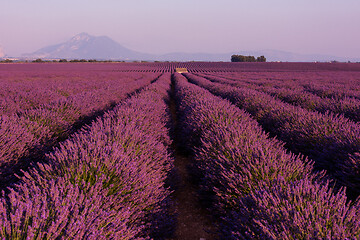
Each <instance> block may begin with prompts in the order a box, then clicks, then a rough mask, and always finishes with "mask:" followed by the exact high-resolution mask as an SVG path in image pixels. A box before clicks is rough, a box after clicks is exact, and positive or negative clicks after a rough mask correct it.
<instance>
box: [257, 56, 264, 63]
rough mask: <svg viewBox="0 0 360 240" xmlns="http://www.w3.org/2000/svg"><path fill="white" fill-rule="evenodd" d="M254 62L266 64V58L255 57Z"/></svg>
mask: <svg viewBox="0 0 360 240" xmlns="http://www.w3.org/2000/svg"><path fill="white" fill-rule="evenodd" d="M256 61H257V62H266V57H264V56H260V57H257V58H256Z"/></svg>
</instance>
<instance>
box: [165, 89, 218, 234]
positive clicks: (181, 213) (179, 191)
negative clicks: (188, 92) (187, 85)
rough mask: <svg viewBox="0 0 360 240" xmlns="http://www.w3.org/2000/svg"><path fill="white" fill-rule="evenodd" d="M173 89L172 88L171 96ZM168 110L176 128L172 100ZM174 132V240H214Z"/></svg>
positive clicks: (211, 226)
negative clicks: (175, 182)
mask: <svg viewBox="0 0 360 240" xmlns="http://www.w3.org/2000/svg"><path fill="white" fill-rule="evenodd" d="M173 93H174V88H173V86H172V95H173ZM170 110H171V115H172V120H173V123H174V124H175V128H176V126H177V118H176V107H175V101H174V99H173V98H172V99H171V102H170ZM176 135H177V134H176V131H175V134H174V139H173V142H174V143H173V145H174V148H175V154H174V157H175V170H176V172H177V174H178V178H179V180H178V181H179V182H178V186H177V188H176V190H175V192H174V194H173V197H174V201H175V202H176V213H177V227H176V231H175V236H174V239H179V240H180V239H181V240H195V239H198V240H199V239H201V240H205V239H206V240H211V239H215V235H214V234H213V233H212V232H214V231H215V229H214V226H213V225H212V222H211V219H210V217H208V215H209V214H208V212H207V210H206V209H205V208H204V207H202V206H201V204H200V202H199V198H198V197H197V186H196V185H195V184H194V183H193V182H192V181H191V176H190V174H189V171H188V165H189V163H190V161H191V158H189V157H187V156H186V155H185V154H184V153H182V152H181V150H180V148H179V147H178V145H177V136H176Z"/></svg>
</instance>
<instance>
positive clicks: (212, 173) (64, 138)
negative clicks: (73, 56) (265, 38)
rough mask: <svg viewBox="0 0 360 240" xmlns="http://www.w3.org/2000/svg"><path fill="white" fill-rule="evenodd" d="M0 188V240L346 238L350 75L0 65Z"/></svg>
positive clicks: (350, 199)
mask: <svg viewBox="0 0 360 240" xmlns="http://www.w3.org/2000/svg"><path fill="white" fill-rule="evenodd" d="M176 68H186V69H187V71H188V72H185V73H177V72H176ZM0 191H1V194H0V238H1V239H200V238H205V239H360V198H359V195H360V64H358V63H272V62H269V63H225V62H223V63H222V62H219V63H208V62H155V63H151V62H148V63H146V62H145V63H14V64H0Z"/></svg>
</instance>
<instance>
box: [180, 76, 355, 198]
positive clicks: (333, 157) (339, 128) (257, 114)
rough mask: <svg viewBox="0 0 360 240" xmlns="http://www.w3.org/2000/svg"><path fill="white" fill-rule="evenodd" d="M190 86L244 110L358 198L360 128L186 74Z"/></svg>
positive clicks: (268, 97)
mask: <svg viewBox="0 0 360 240" xmlns="http://www.w3.org/2000/svg"><path fill="white" fill-rule="evenodd" d="M185 75H186V77H187V78H188V79H189V80H190V81H191V82H193V83H196V84H197V85H200V86H202V87H205V88H206V89H209V90H210V91H211V92H212V93H214V94H216V95H220V96H222V97H223V98H226V99H229V100H230V101H232V102H233V103H235V104H236V105H237V106H238V107H240V108H243V109H245V110H246V111H247V112H249V113H250V114H252V115H253V116H254V118H255V119H256V120H257V121H258V122H259V123H260V124H261V125H262V126H263V127H264V129H265V130H267V131H269V132H270V133H271V134H274V135H276V136H277V137H278V138H279V139H280V140H282V141H284V142H285V143H287V144H286V147H287V148H289V149H291V150H292V151H294V152H299V153H302V154H305V155H307V156H309V157H310V158H311V159H313V160H314V161H315V166H316V168H318V169H326V170H327V171H328V173H329V175H330V176H331V177H332V178H334V179H336V180H337V181H338V182H339V185H342V186H346V187H347V188H348V192H349V196H351V197H353V198H355V197H357V196H359V194H360V174H359V173H360V127H359V125H358V124H356V123H354V122H351V121H349V120H348V119H345V118H343V117H342V116H337V115H335V114H332V113H326V114H321V113H318V112H312V111H308V110H305V109H303V108H301V107H298V106H293V105H290V104H287V103H284V102H281V101H280V100H277V99H275V98H274V97H272V96H270V95H267V94H265V93H262V92H259V91H256V90H253V89H249V88H236V87H231V86H228V85H226V84H221V83H215V82H211V81H209V80H207V79H205V78H202V77H198V76H195V75H193V74H185Z"/></svg>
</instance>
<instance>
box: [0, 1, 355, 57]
mask: <svg viewBox="0 0 360 240" xmlns="http://www.w3.org/2000/svg"><path fill="white" fill-rule="evenodd" d="M81 32H87V33H89V34H90V35H95V36H101V35H106V36H109V37H110V38H112V39H114V40H115V41H117V42H119V43H120V44H122V45H123V46H125V47H128V48H130V49H133V50H137V51H141V52H147V53H168V52H176V51H185V52H210V53H226V52H231V51H242V50H263V49H276V50H284V51H291V52H295V53H305V54H306V53H320V54H330V55H336V56H340V57H341V56H344V57H359V56H360V44H359V43H360V0H217V1H215V0H191V1H190V0H182V1H174V0H131V1H130V0H125V1H122V0H102V1H100V0H0V45H2V46H3V48H4V51H5V52H6V53H7V54H8V55H10V56H17V55H20V54H22V53H28V52H33V51H35V50H37V49H39V48H41V47H45V46H47V45H52V44H56V43H61V42H63V41H66V40H68V39H70V38H71V37H72V36H74V35H76V34H78V33H81Z"/></svg>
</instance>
